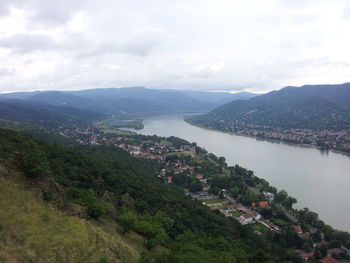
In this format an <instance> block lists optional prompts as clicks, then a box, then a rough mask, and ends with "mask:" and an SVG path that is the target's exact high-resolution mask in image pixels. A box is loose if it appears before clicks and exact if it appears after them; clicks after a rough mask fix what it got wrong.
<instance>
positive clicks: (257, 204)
mask: <svg viewBox="0 0 350 263" xmlns="http://www.w3.org/2000/svg"><path fill="white" fill-rule="evenodd" d="M268 205H269V202H267V201H261V202H254V203H252V208H258V207H266V206H268Z"/></svg>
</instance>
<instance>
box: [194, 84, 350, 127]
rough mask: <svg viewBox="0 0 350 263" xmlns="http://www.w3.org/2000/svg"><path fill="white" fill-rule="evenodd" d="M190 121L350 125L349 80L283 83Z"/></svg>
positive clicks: (206, 123)
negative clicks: (316, 83)
mask: <svg viewBox="0 0 350 263" xmlns="http://www.w3.org/2000/svg"><path fill="white" fill-rule="evenodd" d="M191 121H193V122H194V123H197V124H201V125H204V126H208V127H219V126H220V127H221V128H222V127H223V126H225V123H226V124H229V125H231V126H232V127H233V126H235V125H245V126H249V125H254V126H261V127H265V128H267V127H273V128H276V127H277V128H304V129H311V130H322V129H332V130H341V129H345V128H350V83H345V84H341V85H305V86H302V87H286V88H283V89H281V90H278V91H272V92H270V93H267V94H265V95H261V96H257V97H253V98H251V99H248V100H239V101H233V102H230V103H227V104H225V105H223V106H221V107H218V108H216V109H214V110H213V111H211V112H209V113H207V114H205V115H201V116H196V117H193V118H192V119H191ZM226 126H227V125H226ZM226 128H227V127H226Z"/></svg>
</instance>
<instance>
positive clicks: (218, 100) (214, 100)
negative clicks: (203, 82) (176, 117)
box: [167, 90, 257, 107]
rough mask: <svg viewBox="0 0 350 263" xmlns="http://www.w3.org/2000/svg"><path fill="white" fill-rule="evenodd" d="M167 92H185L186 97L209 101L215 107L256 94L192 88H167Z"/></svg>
mask: <svg viewBox="0 0 350 263" xmlns="http://www.w3.org/2000/svg"><path fill="white" fill-rule="evenodd" d="M167 91H169V92H174V91H175V92H179V93H182V94H185V95H186V96H188V97H191V98H194V99H196V100H199V101H202V102H205V103H210V104H212V105H213V106H215V107H218V106H221V105H223V104H225V103H228V102H231V101H235V100H247V99H250V98H253V97H255V96H257V94H254V93H250V92H238V93H229V92H206V91H193V90H167Z"/></svg>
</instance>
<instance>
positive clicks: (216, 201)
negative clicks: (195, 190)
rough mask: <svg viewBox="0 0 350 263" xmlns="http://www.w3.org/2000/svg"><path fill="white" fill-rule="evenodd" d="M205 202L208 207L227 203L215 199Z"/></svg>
mask: <svg viewBox="0 0 350 263" xmlns="http://www.w3.org/2000/svg"><path fill="white" fill-rule="evenodd" d="M203 202H204V203H205V204H206V205H212V204H218V203H225V202H226V201H225V200H221V199H216V198H214V199H208V200H203Z"/></svg>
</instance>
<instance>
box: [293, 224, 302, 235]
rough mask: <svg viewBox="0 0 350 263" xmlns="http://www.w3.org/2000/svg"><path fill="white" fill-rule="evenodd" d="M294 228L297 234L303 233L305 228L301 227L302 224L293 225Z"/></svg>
mask: <svg viewBox="0 0 350 263" xmlns="http://www.w3.org/2000/svg"><path fill="white" fill-rule="evenodd" d="M292 229H293V230H294V232H296V233H297V234H302V233H303V229H302V228H301V226H297V225H292Z"/></svg>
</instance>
